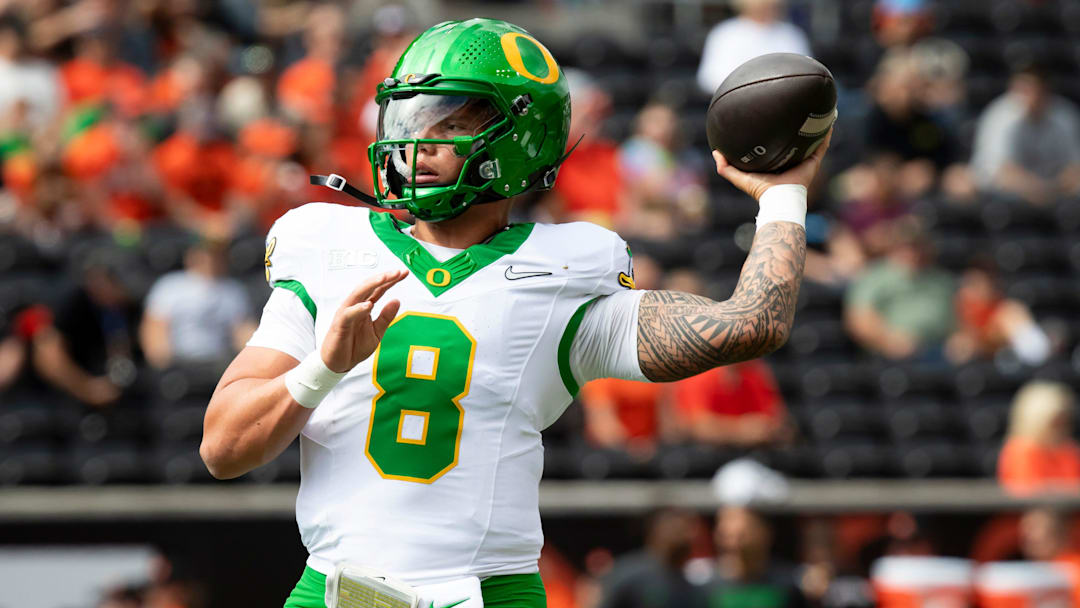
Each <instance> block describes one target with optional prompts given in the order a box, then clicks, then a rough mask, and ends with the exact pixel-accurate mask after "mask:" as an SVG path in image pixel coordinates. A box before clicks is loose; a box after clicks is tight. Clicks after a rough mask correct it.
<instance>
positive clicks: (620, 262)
mask: <svg viewBox="0 0 1080 608" xmlns="http://www.w3.org/2000/svg"><path fill="white" fill-rule="evenodd" d="M608 234H609V235H610V250H609V252H608V255H609V258H610V261H609V263H608V265H607V267H606V268H604V269H602V270H600V271H599V273H598V274H599V276H598V277H597V279H598V281H597V284H596V287H595V288H594V289H593V291H592V293H591V294H589V295H590V296H591V297H590V298H589V299H588V300H587V301H585V302H584V303H583V304H581V305H580V306H579V307H578V309H577V310H576V311H575V313H574V315H573V317H571V319H570V323H569V324H568V325H567V328H566V332H565V333H564V335H563V340H564V342H565V341H567V340H569V341H570V342H569V356H568V361H567V362H566V363H567V364H568V368H569V370H564V372H563V373H564V376H565V374H566V373H567V371H568V373H569V374H570V375H571V376H572V377H571V378H569V380H572V382H567V386H568V388H570V389H573V388H576V387H580V386H581V385H582V384H584V383H586V382H588V381H590V380H595V379H597V378H621V379H624V380H639V381H648V379H647V378H646V377H645V375H644V374H642V373H641V366H640V365H639V364H638V355H637V318H638V303H639V302H640V301H641V296H642V295H643V294H644V292H642V291H638V290H635V289H634V268H633V257H632V255H631V253H630V248H629V247H628V246H627V245H626V241H624V240H622V239H621V238H619V236H618V235H616V234H614V233H608ZM566 380H568V379H567V378H565V377H564V381H566ZM570 392H571V394H573V393H575V392H576V391H574V390H570Z"/></svg>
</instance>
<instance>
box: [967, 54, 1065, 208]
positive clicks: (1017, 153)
mask: <svg viewBox="0 0 1080 608" xmlns="http://www.w3.org/2000/svg"><path fill="white" fill-rule="evenodd" d="M971 165H972V171H973V172H974V174H975V180H976V183H977V185H978V186H979V187H980V188H982V189H984V190H989V191H993V192H1002V193H1006V194H1010V195H1015V196H1018V197H1020V198H1022V199H1024V200H1026V201H1028V202H1030V203H1032V204H1047V203H1050V202H1052V201H1053V200H1054V199H1055V198H1056V197H1058V196H1061V195H1065V194H1076V193H1078V192H1080V111H1078V110H1077V107H1076V105H1075V104H1074V103H1072V102H1071V101H1069V100H1067V99H1065V98H1063V97H1060V96H1058V95H1054V94H1053V92H1052V91H1051V90H1050V85H1049V83H1048V82H1047V79H1046V74H1045V73H1044V72H1043V70H1042V68H1041V67H1040V66H1038V65H1037V64H1033V65H1029V66H1026V67H1024V68H1022V69H1020V70H1018V71H1017V72H1016V73H1015V74H1013V76H1012V78H1011V79H1010V80H1009V89H1008V91H1006V92H1005V94H1004V95H1002V96H1001V97H998V98H997V99H995V100H994V101H992V102H991V103H990V105H988V106H987V107H986V109H985V110H983V113H982V115H980V116H979V122H978V127H977V129H976V132H975V145H974V150H973V153H972V158H971Z"/></svg>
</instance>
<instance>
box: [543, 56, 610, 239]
mask: <svg viewBox="0 0 1080 608" xmlns="http://www.w3.org/2000/svg"><path fill="white" fill-rule="evenodd" d="M564 73H565V74H566V79H567V82H568V83H569V86H570V100H571V105H572V106H573V107H572V108H571V112H570V138H569V139H568V140H567V141H568V144H567V145H568V146H570V147H573V146H574V145H575V144H577V142H578V139H579V138H581V137H582V136H584V139H581V143H580V144H577V148H575V149H574V152H573V153H572V154H571V155H570V156H569V157H568V158H567V159H566V162H564V163H563V164H562V167H561V168H560V169H559V178H558V180H557V181H556V182H555V188H554V189H553V190H552V191H551V192H550V193H549V194H548V195H547V196H546V197H545V200H544V206H545V207H547V209H548V213H550V214H551V216H553V218H554V219H555V220H556V221H573V220H587V221H591V222H594V223H596V224H600V225H601V226H606V227H608V228H611V227H613V226H614V224H615V221H616V219H617V216H618V215H619V213H620V212H621V211H622V210H623V177H622V170H621V169H620V168H619V147H618V145H617V144H616V143H615V142H613V141H611V140H609V139H607V138H605V137H603V136H602V134H601V131H602V129H603V124H604V120H605V119H606V118H607V116H608V114H609V113H610V111H611V98H610V96H608V94H607V93H606V92H604V91H603V90H602V89H600V87H599V86H598V85H597V84H596V83H595V82H594V81H593V79H592V78H591V77H590V76H589V75H588V74H586V73H585V72H582V71H581V70H575V69H566V70H564Z"/></svg>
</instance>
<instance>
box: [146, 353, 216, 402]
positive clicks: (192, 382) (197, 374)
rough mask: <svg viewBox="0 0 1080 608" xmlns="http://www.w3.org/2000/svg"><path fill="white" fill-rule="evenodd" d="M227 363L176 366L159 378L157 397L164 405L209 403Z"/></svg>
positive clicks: (164, 371) (165, 371)
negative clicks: (198, 400)
mask: <svg viewBox="0 0 1080 608" xmlns="http://www.w3.org/2000/svg"><path fill="white" fill-rule="evenodd" d="M226 363H227V362H208V363H197V364H194V363H192V364H183V365H175V366H172V367H170V368H168V369H166V370H163V371H162V372H161V373H160V376H159V378H160V379H159V382H158V395H157V397H158V398H159V399H160V400H161V402H164V403H169V402H172V403H175V402H177V401H180V400H181V399H205V400H206V401H209V399H210V396H211V395H212V394H213V393H214V388H215V387H216V386H217V383H218V380H220V379H221V374H222V372H223V371H224V370H225V365H226Z"/></svg>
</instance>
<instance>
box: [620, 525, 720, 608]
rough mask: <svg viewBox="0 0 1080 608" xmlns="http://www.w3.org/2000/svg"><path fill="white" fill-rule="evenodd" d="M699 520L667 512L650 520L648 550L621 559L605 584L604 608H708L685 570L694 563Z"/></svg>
mask: <svg viewBox="0 0 1080 608" xmlns="http://www.w3.org/2000/svg"><path fill="white" fill-rule="evenodd" d="M696 527H697V517H696V516H695V515H694V514H693V513H691V512H689V511H686V510H684V509H678V508H666V509H662V510H660V511H658V512H657V513H656V514H654V515H653V516H652V517H650V518H649V521H648V523H647V524H646V532H645V547H644V548H643V549H642V550H640V551H635V552H632V553H628V554H626V555H623V556H620V557H619V558H618V559H617V560H616V561H615V565H614V566H613V567H612V569H611V572H610V573H609V574H608V576H607V578H606V579H605V580H604V581H603V591H602V593H601V600H600V604H599V606H600V608H668V607H675V606H679V607H685V608H699V607H700V608H704V606H706V604H705V603H704V602H703V600H704V598H703V597H702V596H701V594H700V590H699V589H697V588H695V587H694V586H693V585H691V584H690V582H689V581H688V580H687V579H686V576H685V575H684V573H683V569H684V567H685V566H686V563H687V562H688V561H689V559H690V553H691V548H692V546H693V541H694V532H695V528H696Z"/></svg>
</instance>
